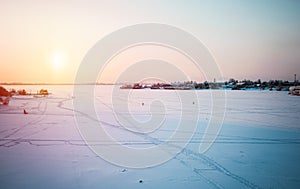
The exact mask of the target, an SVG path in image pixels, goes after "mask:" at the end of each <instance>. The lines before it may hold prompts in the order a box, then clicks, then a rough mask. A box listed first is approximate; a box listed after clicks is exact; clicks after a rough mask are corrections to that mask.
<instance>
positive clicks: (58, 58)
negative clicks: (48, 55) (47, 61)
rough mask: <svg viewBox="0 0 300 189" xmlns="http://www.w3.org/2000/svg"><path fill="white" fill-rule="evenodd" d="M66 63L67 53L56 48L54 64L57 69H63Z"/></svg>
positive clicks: (53, 58)
mask: <svg viewBox="0 0 300 189" xmlns="http://www.w3.org/2000/svg"><path fill="white" fill-rule="evenodd" d="M65 64H66V56H65V54H64V53H63V52H62V51H60V50H56V51H55V52H54V53H53V57H52V66H53V68H54V69H55V70H61V69H63V68H64V66H65Z"/></svg>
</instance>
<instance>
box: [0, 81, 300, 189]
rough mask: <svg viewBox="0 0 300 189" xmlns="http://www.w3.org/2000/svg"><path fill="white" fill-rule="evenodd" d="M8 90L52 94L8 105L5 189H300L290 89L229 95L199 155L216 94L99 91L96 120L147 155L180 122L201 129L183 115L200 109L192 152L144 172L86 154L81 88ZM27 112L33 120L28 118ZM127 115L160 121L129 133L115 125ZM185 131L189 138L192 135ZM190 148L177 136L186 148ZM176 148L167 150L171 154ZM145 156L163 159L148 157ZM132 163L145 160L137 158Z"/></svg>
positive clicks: (299, 104)
mask: <svg viewBox="0 0 300 189" xmlns="http://www.w3.org/2000/svg"><path fill="white" fill-rule="evenodd" d="M5 88H7V89H9V88H16V89H21V88H25V89H26V90H27V91H29V90H32V91H37V90H39V89H41V88H44V89H48V91H49V92H50V93H52V94H51V95H49V96H48V97H40V98H35V97H33V98H21V97H20V96H19V97H13V98H11V101H10V104H9V105H8V106H3V105H0V162H1V163H0V188H8V189H9V188H299V186H300V164H299V159H300V151H299V149H300V148H299V147H300V124H299V123H300V116H299V112H300V98H299V97H297V96H290V95H288V94H287V92H284V91H283V92H277V91H226V107H225V118H224V122H223V126H222V129H221V131H220V133H219V134H218V137H217V140H216V141H215V142H214V143H213V145H212V146H211V147H210V148H209V150H208V151H206V152H205V153H203V154H201V153H199V145H200V144H201V143H203V142H209V141H203V140H202V139H203V136H204V135H205V130H206V128H207V125H208V123H209V120H210V119H211V111H212V101H211V93H210V91H209V90H199V91H163V90H131V91H130V90H120V89H118V87H113V86H96V89H95V99H94V103H95V112H96V113H97V116H98V117H97V118H98V119H99V120H101V123H103V124H102V126H103V128H104V130H105V132H106V133H107V134H109V135H110V136H111V137H112V138H113V139H114V140H117V141H118V142H119V144H121V145H123V146H126V147H128V148H132V149H147V148H151V147H153V146H156V145H159V144H162V143H164V142H166V141H168V140H169V139H170V138H171V137H172V136H174V134H173V132H174V131H177V129H178V127H179V122H180V121H181V119H184V121H185V122H184V123H186V124H189V123H190V124H194V123H195V120H193V119H191V118H190V117H186V116H185V117H180V115H182V109H181V108H182V107H183V106H186V107H188V108H187V109H185V111H187V112H190V113H192V112H193V111H194V110H195V107H198V105H199V113H198V115H199V122H198V125H197V128H196V130H195V132H194V133H193V134H194V135H193V136H192V139H191V140H190V141H189V143H188V144H187V146H186V147H185V148H184V149H182V150H180V153H178V154H177V155H176V156H174V157H172V158H171V159H170V160H169V161H166V162H165V163H162V164H159V165H157V166H153V167H151V166H150V167H144V168H138V169H137V168H130V167H125V166H120V165H115V164H113V162H109V161H107V160H103V159H102V158H101V157H99V156H98V155H97V154H96V153H94V151H93V147H91V146H90V147H89V146H87V144H86V143H85V141H84V139H83V138H82V136H81V134H80V131H79V130H78V124H80V123H78V119H76V117H75V116H82V117H83V118H85V116H87V115H85V114H76V112H74V105H73V102H74V99H76V94H73V86H51V85H49V86H34V85H33V86H5ZM111 92H113V95H112V94H111ZM194 92H196V94H197V96H198V98H197V99H192V98H190V99H189V100H190V101H181V100H180V95H181V94H183V93H194ZM128 94H129V95H128ZM120 102H125V103H127V104H128V110H126V109H120V108H117V107H116V104H118V103H120ZM157 102H161V103H158V104H156V103H157ZM193 102H194V103H195V104H193ZM142 103H144V105H142ZM182 103H187V104H185V105H183V104H182ZM151 104H152V105H151ZM161 105H162V107H163V109H157V107H156V106H161ZM24 109H26V111H27V112H28V113H29V114H27V115H25V114H23V110H24ZM120 115H123V116H132V117H133V118H134V120H136V121H139V122H142V123H143V122H144V123H146V122H148V121H149V120H151V118H152V117H153V116H158V117H159V118H161V119H162V122H159V124H160V125H159V126H158V127H154V128H153V129H152V130H151V131H149V132H148V131H147V132H146V131H145V133H142V134H140V133H138V132H137V131H139V130H137V131H136V132H132V131H128V128H126V127H124V126H122V125H121V123H122V120H121V121H120V120H118V119H117V118H118V116H120ZM160 115H162V116H161V117H160ZM79 121H80V120H79ZM188 126H189V125H188ZM188 126H187V127H188ZM129 129H134V128H129ZM179 131H180V132H182V133H181V134H184V132H187V133H189V132H190V131H188V130H187V131H182V130H179ZM180 136H181V135H180ZM182 136H185V135H182ZM174 140H175V139H174ZM185 140H186V138H176V142H177V143H178V145H180V144H182V143H185ZM92 142H93V143H92V144H93V145H94V146H98V147H99V148H104V149H110V148H112V149H113V145H112V143H111V142H110V141H103V140H97V141H92ZM174 148H176V149H177V148H178V146H177V147H176V146H175V147H174ZM170 149H171V148H170ZM168 150H169V149H167V148H166V152H168ZM127 155H128V154H124V157H127ZM119 158H121V159H122V158H123V157H119ZM145 158H148V159H150V160H151V159H155V158H159V157H156V156H155V154H148V156H146V157H145ZM132 160H133V161H138V160H137V159H134V157H133V159H132ZM150 160H149V161H150ZM140 180H142V182H140Z"/></svg>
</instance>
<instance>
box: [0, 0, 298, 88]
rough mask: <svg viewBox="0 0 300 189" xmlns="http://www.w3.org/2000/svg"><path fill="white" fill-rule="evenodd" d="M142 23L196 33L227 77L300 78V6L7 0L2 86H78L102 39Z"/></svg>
mask: <svg viewBox="0 0 300 189" xmlns="http://www.w3.org/2000/svg"><path fill="white" fill-rule="evenodd" d="M139 23H163V24H168V25H172V26H176V27H178V28H181V29H183V30H185V31H187V32H189V33H190V34H192V35H194V36H195V37H197V38H198V39H199V40H201V41H202V42H203V43H204V44H205V46H207V48H208V49H209V50H210V51H211V53H212V54H213V56H214V58H215V60H216V62H217V64H218V66H219V68H220V70H221V72H222V73H223V76H224V78H225V79H228V78H231V77H233V78H236V79H239V80H241V79H244V78H247V79H252V80H256V79H258V78H260V79H262V80H270V79H283V80H290V81H292V80H293V77H294V74H297V75H298V76H299V77H298V78H300V1H297V0H273V1H271V0H269V1H265V0H249V1H245V0H228V1H211V0H207V1H206V0H204V1H198V0H195V1H183V0H182V1H174V0H164V1H158V0H157V1H153V0H151V1H150V0H149V1H147V0H131V1H125V0H124V1H116V0H113V1H32V0H31V1H29V0H24V1H21V0H19V1H14V0H7V1H5V0H1V1H0V26H1V30H0V52H1V53H0V66H1V68H0V82H31V83H32V82H33V83H39V82H47V83H72V82H74V78H75V76H76V73H77V69H78V67H79V65H80V63H81V61H82V59H83V57H84V56H85V54H86V53H87V51H88V50H89V49H90V48H91V47H92V46H93V45H94V44H95V43H96V42H97V41H98V40H100V39H101V38H103V37H104V36H106V35H108V34H110V33H111V32H113V31H115V30H118V29H120V28H123V27H126V26H130V25H134V24H139ZM100 53H101V52H100ZM125 64H126V63H125ZM116 69H118V68H116ZM119 69H121V68H119ZM187 69H188V68H187ZM117 71H120V70H116V72H117ZM168 74H170V77H171V78H172V79H180V78H176V77H175V78H173V77H174V74H173V75H172V73H168V72H166V76H168ZM171 75H172V76H171ZM191 79H194V80H200V81H201V79H202V78H201V77H198V76H194V75H192V76H191ZM129 80H130V79H129ZM106 81H107V82H109V81H110V80H109V79H107V80H106Z"/></svg>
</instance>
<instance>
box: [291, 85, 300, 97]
mask: <svg viewBox="0 0 300 189" xmlns="http://www.w3.org/2000/svg"><path fill="white" fill-rule="evenodd" d="M289 94H291V95H296V96H300V86H294V87H290V88H289Z"/></svg>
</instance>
